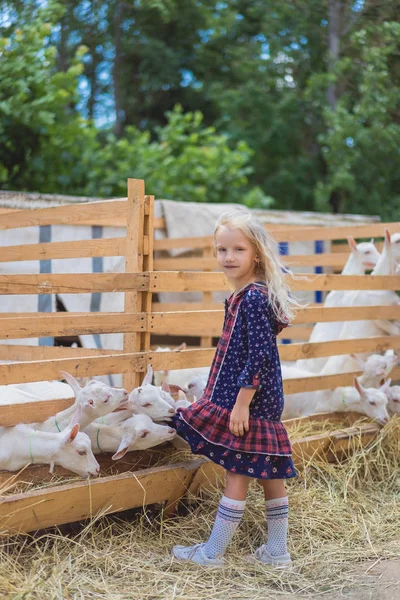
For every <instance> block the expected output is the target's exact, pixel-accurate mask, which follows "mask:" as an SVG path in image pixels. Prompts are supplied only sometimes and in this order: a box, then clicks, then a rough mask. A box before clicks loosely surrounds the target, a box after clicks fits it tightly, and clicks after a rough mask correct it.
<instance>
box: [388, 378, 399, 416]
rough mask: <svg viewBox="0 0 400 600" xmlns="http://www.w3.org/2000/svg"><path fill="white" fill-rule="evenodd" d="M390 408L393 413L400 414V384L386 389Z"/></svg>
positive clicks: (390, 412)
mask: <svg viewBox="0 0 400 600" xmlns="http://www.w3.org/2000/svg"><path fill="white" fill-rule="evenodd" d="M386 395H387V397H388V410H389V414H391V415H400V385H392V387H389V388H388V389H387V391H386Z"/></svg>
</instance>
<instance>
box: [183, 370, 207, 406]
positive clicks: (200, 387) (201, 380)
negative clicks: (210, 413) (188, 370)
mask: <svg viewBox="0 0 400 600" xmlns="http://www.w3.org/2000/svg"><path fill="white" fill-rule="evenodd" d="M206 385H207V377H205V376H204V375H194V376H193V377H192V378H191V379H190V381H189V383H188V393H187V394H186V395H187V398H188V400H190V401H191V402H194V399H195V398H197V399H200V398H201V397H202V396H203V394H204V390H205V389H206Z"/></svg>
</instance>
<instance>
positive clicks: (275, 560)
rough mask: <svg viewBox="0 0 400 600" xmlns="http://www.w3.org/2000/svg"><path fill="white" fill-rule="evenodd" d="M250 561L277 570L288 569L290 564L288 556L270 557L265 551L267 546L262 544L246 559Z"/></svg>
mask: <svg viewBox="0 0 400 600" xmlns="http://www.w3.org/2000/svg"><path fill="white" fill-rule="evenodd" d="M247 560H250V561H259V562H262V563H264V564H265V565H272V566H274V567H276V568H277V569H285V568H287V567H290V566H291V564H292V561H291V558H290V554H289V553H287V554H282V555H281V556H272V554H270V553H269V552H268V550H267V546H266V545H265V544H263V545H262V546H260V547H259V548H257V550H256V551H255V552H254V554H250V555H249V556H248V557H247Z"/></svg>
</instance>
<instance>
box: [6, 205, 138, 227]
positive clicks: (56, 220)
mask: <svg viewBox="0 0 400 600" xmlns="http://www.w3.org/2000/svg"><path fill="white" fill-rule="evenodd" d="M126 215H127V202H126V200H103V201H99V202H87V203H82V204H68V205H66V204H65V205H63V206H55V207H51V208H37V209H35V210H29V209H27V210H18V211H12V212H10V213H8V214H3V215H2V218H1V221H0V229H3V230H4V229H15V228H17V227H32V226H37V225H68V224H73V225H75V224H76V223H80V222H82V221H85V220H88V219H93V218H96V219H107V218H109V217H111V218H115V217H121V218H125V222H126Z"/></svg>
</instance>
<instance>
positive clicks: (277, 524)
mask: <svg viewBox="0 0 400 600" xmlns="http://www.w3.org/2000/svg"><path fill="white" fill-rule="evenodd" d="M259 483H260V485H261V486H262V487H263V489H264V497H265V510H266V515H267V528H268V540H267V543H266V544H265V545H263V546H262V547H261V549H262V551H261V554H262V555H263V557H264V558H265V559H266V560H265V561H264V562H271V560H273V559H274V558H282V559H284V562H289V561H290V555H289V553H288V551H287V533H288V513H289V503H288V497H287V494H286V490H285V482H284V480H283V479H260V480H259ZM261 549H260V550H261ZM260 558H261V559H262V557H261V555H260ZM269 559H271V560H269Z"/></svg>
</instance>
